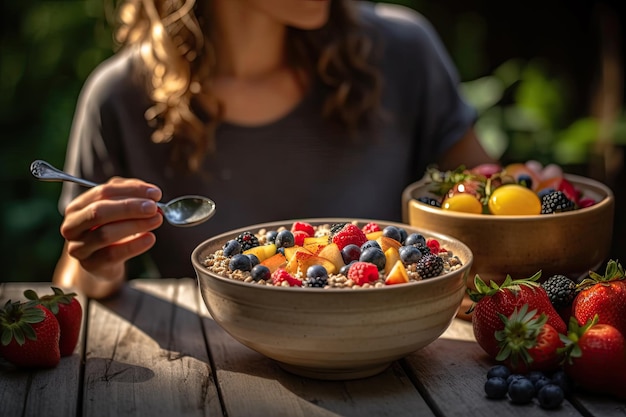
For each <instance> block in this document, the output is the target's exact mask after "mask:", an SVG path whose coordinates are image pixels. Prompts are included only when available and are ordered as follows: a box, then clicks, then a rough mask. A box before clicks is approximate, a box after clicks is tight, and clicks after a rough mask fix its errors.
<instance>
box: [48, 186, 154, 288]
mask: <svg viewBox="0 0 626 417" xmlns="http://www.w3.org/2000/svg"><path fill="white" fill-rule="evenodd" d="M160 199H161V190H159V188H158V187H156V186H154V185H151V184H148V183H146V182H144V181H141V180H137V179H124V178H112V179H111V180H109V181H108V182H107V183H106V184H103V185H99V186H97V187H94V188H92V189H89V190H87V191H85V192H84V193H83V194H81V195H79V196H78V197H76V198H75V199H74V200H72V202H71V203H70V204H68V206H67V208H66V209H65V219H64V221H63V223H62V224H61V235H62V236H63V237H64V238H65V240H66V243H65V248H64V254H63V255H62V257H61V260H60V262H59V265H58V266H57V270H56V271H55V278H54V281H55V282H57V283H58V284H60V285H63V286H77V287H78V288H79V289H81V290H82V291H84V292H85V294H86V295H87V296H89V297H95V298H100V297H104V296H107V295H109V294H110V293H112V292H114V291H115V290H116V289H117V288H119V286H121V284H122V282H123V280H124V278H125V263H126V261H127V260H129V259H131V258H133V257H135V256H138V255H140V254H142V253H144V252H146V251H147V250H149V249H150V248H151V247H152V246H153V245H154V243H155V240H156V238H155V236H154V234H153V233H151V231H152V230H154V229H156V228H158V227H159V226H161V224H162V223H163V216H162V214H161V213H160V211H159V210H158V208H157V205H156V202H157V201H159V200H160Z"/></svg>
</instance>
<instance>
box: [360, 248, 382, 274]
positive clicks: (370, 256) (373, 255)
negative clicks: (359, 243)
mask: <svg viewBox="0 0 626 417" xmlns="http://www.w3.org/2000/svg"><path fill="white" fill-rule="evenodd" d="M359 261H361V262H369V263H372V264H374V265H376V267H377V268H378V270H379V271H381V270H383V269H385V263H386V262H387V258H385V254H384V253H383V250H382V249H381V248H374V247H372V248H367V249H365V250H364V251H363V252H361V256H360V257H359Z"/></svg>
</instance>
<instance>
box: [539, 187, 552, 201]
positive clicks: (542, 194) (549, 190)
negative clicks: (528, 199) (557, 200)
mask: <svg viewBox="0 0 626 417" xmlns="http://www.w3.org/2000/svg"><path fill="white" fill-rule="evenodd" d="M553 191H555V190H554V188H544V189H543V190H540V191H539V192H537V197H539V199H540V200H541V199H542V198H543V197H544V196H546V195H548V194H550V193H551V192H553Z"/></svg>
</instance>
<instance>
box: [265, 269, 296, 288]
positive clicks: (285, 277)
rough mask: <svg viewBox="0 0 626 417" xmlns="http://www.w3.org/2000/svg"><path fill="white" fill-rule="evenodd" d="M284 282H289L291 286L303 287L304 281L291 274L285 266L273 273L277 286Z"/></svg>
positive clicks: (274, 282)
mask: <svg viewBox="0 0 626 417" xmlns="http://www.w3.org/2000/svg"><path fill="white" fill-rule="evenodd" d="M283 282H286V283H287V284H289V286H290V287H301V286H302V281H301V280H299V279H298V278H296V277H294V276H293V275H291V274H290V273H289V272H287V270H286V269H284V268H278V269H277V270H276V271H274V272H273V273H272V283H273V284H274V285H277V286H281V285H283Z"/></svg>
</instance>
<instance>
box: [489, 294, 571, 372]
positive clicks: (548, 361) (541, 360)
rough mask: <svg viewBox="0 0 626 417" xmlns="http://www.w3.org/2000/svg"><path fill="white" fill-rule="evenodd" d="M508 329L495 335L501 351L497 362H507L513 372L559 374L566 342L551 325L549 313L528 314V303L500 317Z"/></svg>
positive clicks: (529, 312)
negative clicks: (557, 372)
mask: <svg viewBox="0 0 626 417" xmlns="http://www.w3.org/2000/svg"><path fill="white" fill-rule="evenodd" d="M498 315H499V316H500V319H501V320H502V322H503V323H504V328H503V329H502V330H498V331H497V332H495V338H496V340H497V341H498V343H499V347H500V351H499V352H498V355H497V356H496V360H498V361H503V362H505V363H506V364H507V365H508V366H509V368H510V369H511V371H512V372H514V373H520V374H525V373H527V372H529V371H542V372H551V371H555V370H556V369H557V368H558V367H559V365H560V363H561V359H562V356H563V353H562V348H563V346H564V343H563V342H562V341H561V339H560V338H559V333H558V332H557V331H556V330H555V329H554V327H552V326H550V325H549V324H548V323H547V321H548V316H547V315H546V314H545V313H541V314H538V313H537V310H532V311H528V304H524V305H523V306H522V307H521V308H520V309H519V310H518V309H517V308H515V309H514V310H513V313H512V314H511V315H510V316H509V317H507V316H505V315H504V314H498Z"/></svg>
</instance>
